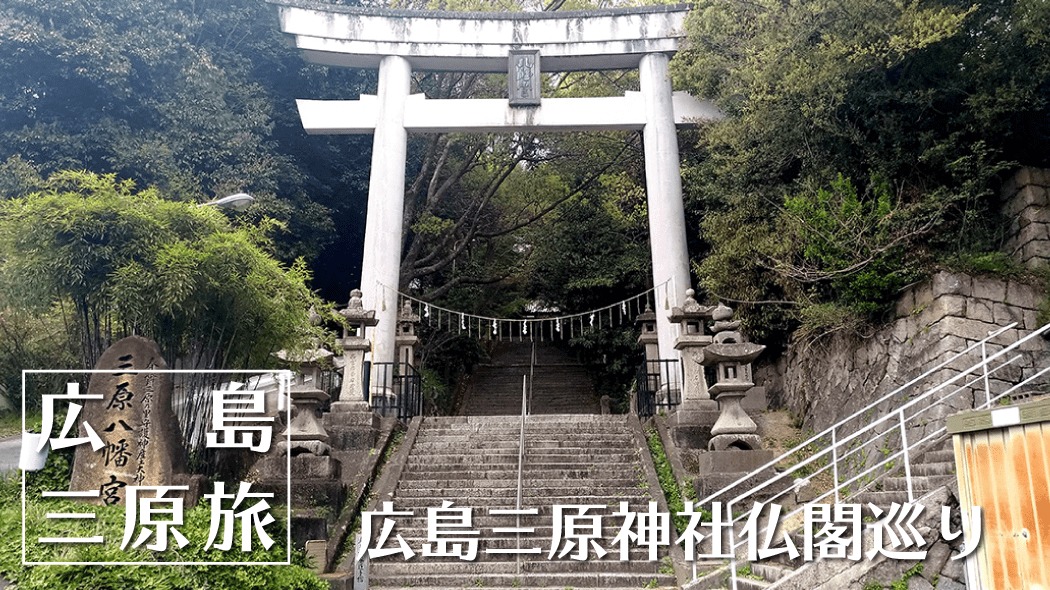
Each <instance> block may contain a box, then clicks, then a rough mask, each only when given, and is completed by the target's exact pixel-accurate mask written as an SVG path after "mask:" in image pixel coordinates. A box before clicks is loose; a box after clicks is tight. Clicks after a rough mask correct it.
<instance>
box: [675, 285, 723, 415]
mask: <svg viewBox="0 0 1050 590" xmlns="http://www.w3.org/2000/svg"><path fill="white" fill-rule="evenodd" d="M695 295H696V292H695V291H693V290H692V289H689V290H688V291H686V292H685V301H683V302H682V306H681V307H675V308H673V309H671V315H670V320H671V323H673V324H678V326H679V336H678V340H676V341H675V345H674V347H675V349H676V350H679V351H681V355H682V372H683V375H684V380H685V381H684V383H683V384H682V393H683V395H682V403H681V405H680V406H679V407H678V412H677V415H678V416H677V419H678V424H679V425H683V426H685V425H688V426H704V425H705V424H706V425H709V424H711V423H713V422H714V418H715V416H716V415H717V410H718V405H717V404H716V403H715V402H714V401H713V400H712V399H711V396H710V394H709V393H708V391H707V383H706V381H705V380H704V369H703V367H702V366H701V365H700V360H701V358H702V357H703V351H704V350H705V348H706V347H707V346H709V345H710V344H711V342H712V337H711V335H710V334H709V333H708V332H707V322H708V321H709V320H710V319H711V312H712V309H713V308H711V307H708V306H705V305H700V304H699V303H697V301H696V298H695Z"/></svg>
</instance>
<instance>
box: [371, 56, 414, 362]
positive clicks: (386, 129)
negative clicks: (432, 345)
mask: <svg viewBox="0 0 1050 590" xmlns="http://www.w3.org/2000/svg"><path fill="white" fill-rule="evenodd" d="M411 76H412V66H411V65H409V63H408V60H406V59H405V58H403V57H400V56H397V55H388V56H386V57H384V58H383V60H382V61H381V62H379V88H378V91H377V93H376V94H377V95H378V99H379V101H378V107H379V108H378V113H377V116H376V126H375V136H374V139H373V141H372V171H371V173H370V175H369V179H368V213H367V221H366V223H365V251H364V259H363V261H362V264H361V287H362V288H363V289H364V298H365V301H364V306H365V309H374V310H375V312H376V319H377V320H379V323H378V325H377V326H375V327H374V328H371V332H372V333H371V334H370V336H371V338H370V340H371V342H372V351H371V353H372V361H373V362H393V361H395V360H396V359H397V345H396V342H395V339H396V337H397V312H398V305H397V288H398V283H399V282H400V279H401V277H400V275H401V229H402V228H401V226H402V223H403V217H404V215H405V159H406V158H407V157H408V131H407V130H406V129H405V122H404V120H405V101H406V100H407V99H408V92H409V88H410V84H411Z"/></svg>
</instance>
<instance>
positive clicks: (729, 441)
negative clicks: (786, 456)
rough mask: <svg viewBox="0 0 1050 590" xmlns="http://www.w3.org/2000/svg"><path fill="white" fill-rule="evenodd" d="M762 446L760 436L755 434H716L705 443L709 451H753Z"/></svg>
mask: <svg viewBox="0 0 1050 590" xmlns="http://www.w3.org/2000/svg"><path fill="white" fill-rule="evenodd" d="M761 448H762V438H761V437H760V436H758V435H757V434H717V435H715V436H713V437H711V442H709V443H707V449H708V450H709V451H746V452H754V451H758V450H760V449H761Z"/></svg>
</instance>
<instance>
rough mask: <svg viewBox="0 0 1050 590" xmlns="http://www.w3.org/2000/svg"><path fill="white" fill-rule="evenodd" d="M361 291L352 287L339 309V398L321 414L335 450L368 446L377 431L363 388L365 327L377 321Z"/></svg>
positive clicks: (369, 345)
mask: <svg viewBox="0 0 1050 590" xmlns="http://www.w3.org/2000/svg"><path fill="white" fill-rule="evenodd" d="M361 295H362V293H361V290H360V289H354V290H353V291H351V292H350V301H349V302H348V303H347V304H346V308H344V309H342V310H340V311H339V314H340V315H342V316H343V317H344V318H346V329H345V330H344V331H343V339H342V342H341V345H342V348H343V384H342V386H341V387H340V388H339V399H338V401H335V402H333V403H332V405H331V408H332V411H331V412H329V413H328V414H325V416H324V425H325V428H326V429H327V431H328V433H329V435H330V436H331V444H332V446H333V447H334V448H335V449H336V450H337V451H346V450H352V449H369V448H371V447H372V445H374V444H375V437H376V433H377V431H378V419H377V418H376V416H375V415H374V414H373V413H372V406H371V405H370V404H369V398H368V392H367V391H365V370H366V369H365V353H366V352H368V351H369V350H371V343H370V342H369V341H368V339H367V338H365V329H366V328H371V327H373V326H375V325H376V324H378V323H379V322H378V321H377V320H376V313H375V311H373V310H366V309H365V308H364V305H363V303H362V300H361Z"/></svg>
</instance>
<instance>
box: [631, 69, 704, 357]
mask: <svg viewBox="0 0 1050 590" xmlns="http://www.w3.org/2000/svg"><path fill="white" fill-rule="evenodd" d="M668 63H669V59H668V57H667V56H666V55H665V54H662V53H650V54H648V55H645V56H643V57H642V60H641V62H640V63H639V64H638V77H639V82H640V83H641V91H642V100H643V102H644V104H645V127H644V128H643V130H642V141H643V143H644V144H645V146H644V147H645V192H646V195H647V199H648V207H649V251H650V254H651V256H652V260H653V284H654V285H664V286H665V288H664V289H663V300H660V299H661V289H659V288H658V289H657V290H656V293H655V296H656V298H657V301H656V306H655V307H656V310H657V311H656V332H657V337H658V339H659V346H660V358H662V359H675V358H678V356H679V354H678V351H677V350H675V347H674V343H675V340H676V339H677V337H678V332H677V326H675V325H674V324H672V323H671V320H670V313H671V309H672V308H674V307H676V306H678V305H680V300H681V298H682V296H683V295H684V293H685V291H686V290H687V289H689V288H691V285H692V281H690V280H689V250H688V248H687V247H686V237H685V205H684V204H683V201H682V176H681V172H680V171H679V160H678V136H677V134H676V133H675V117H674V107H673V105H672V102H671V78H670V72H669V70H668Z"/></svg>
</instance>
